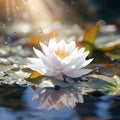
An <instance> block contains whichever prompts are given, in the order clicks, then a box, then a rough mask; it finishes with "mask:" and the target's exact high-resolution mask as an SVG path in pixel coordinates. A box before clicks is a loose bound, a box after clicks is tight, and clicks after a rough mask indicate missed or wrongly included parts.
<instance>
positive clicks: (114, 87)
mask: <svg viewBox="0 0 120 120" xmlns="http://www.w3.org/2000/svg"><path fill="white" fill-rule="evenodd" d="M88 85H89V86H90V87H91V88H92V89H93V90H97V91H100V92H103V93H104V94H107V95H120V77H119V76H117V75H115V76H113V77H108V76H104V75H91V77H89V82H88Z"/></svg>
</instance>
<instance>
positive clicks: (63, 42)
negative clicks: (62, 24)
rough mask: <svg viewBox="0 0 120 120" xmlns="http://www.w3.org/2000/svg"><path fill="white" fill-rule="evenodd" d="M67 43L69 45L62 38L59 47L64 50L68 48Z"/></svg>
mask: <svg viewBox="0 0 120 120" xmlns="http://www.w3.org/2000/svg"><path fill="white" fill-rule="evenodd" d="M66 45H67V44H66V42H65V41H64V40H61V41H60V42H59V43H58V48H59V49H62V50H64V49H65V48H66Z"/></svg>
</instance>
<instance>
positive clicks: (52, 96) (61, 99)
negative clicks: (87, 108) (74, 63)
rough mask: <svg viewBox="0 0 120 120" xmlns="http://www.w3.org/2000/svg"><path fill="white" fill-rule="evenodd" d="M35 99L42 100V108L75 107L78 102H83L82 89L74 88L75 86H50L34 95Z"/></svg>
mask: <svg viewBox="0 0 120 120" xmlns="http://www.w3.org/2000/svg"><path fill="white" fill-rule="evenodd" d="M33 99H36V100H38V101H40V106H39V108H40V109H46V108H47V109H51V108H56V109H60V108H63V107H65V106H67V107H75V106H76V103H78V102H80V103H83V95H82V91H80V90H79V91H78V90H75V89H73V87H71V86H69V87H60V86H57V85H56V86H55V87H53V88H52V87H49V88H44V89H42V90H41V91H40V92H39V93H36V94H35V95H34V96H33Z"/></svg>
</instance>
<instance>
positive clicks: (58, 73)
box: [27, 38, 93, 80]
mask: <svg viewBox="0 0 120 120" xmlns="http://www.w3.org/2000/svg"><path fill="white" fill-rule="evenodd" d="M40 46H41V49H42V51H40V50H38V49H36V48H34V47H33V50H34V52H35V54H36V56H37V58H28V59H29V61H30V62H31V64H29V65H27V67H28V68H30V69H32V70H34V71H37V72H39V73H40V74H42V75H44V76H49V77H54V78H56V79H57V80H64V78H65V77H69V78H78V77H81V76H83V75H85V74H88V73H89V72H91V71H92V70H91V69H85V68H84V67H86V66H87V65H88V64H89V63H91V61H92V60H93V59H88V60H87V59H86V57H87V56H88V54H89V51H85V48H81V49H78V48H77V47H76V43H75V41H73V42H71V43H69V44H67V43H66V42H65V40H60V41H57V40H56V39H55V38H53V39H50V41H49V43H48V46H47V45H45V44H43V43H40Z"/></svg>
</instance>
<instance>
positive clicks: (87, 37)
mask: <svg viewBox="0 0 120 120" xmlns="http://www.w3.org/2000/svg"><path fill="white" fill-rule="evenodd" d="M100 24H101V22H100V21H98V22H97V23H96V24H95V25H94V26H93V27H91V28H90V29H88V30H87V31H86V32H85V34H84V36H83V40H84V41H86V42H88V43H90V44H92V45H93V44H94V41H95V39H96V36H97V34H98V31H99V28H100Z"/></svg>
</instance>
